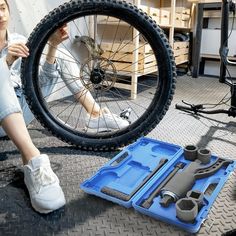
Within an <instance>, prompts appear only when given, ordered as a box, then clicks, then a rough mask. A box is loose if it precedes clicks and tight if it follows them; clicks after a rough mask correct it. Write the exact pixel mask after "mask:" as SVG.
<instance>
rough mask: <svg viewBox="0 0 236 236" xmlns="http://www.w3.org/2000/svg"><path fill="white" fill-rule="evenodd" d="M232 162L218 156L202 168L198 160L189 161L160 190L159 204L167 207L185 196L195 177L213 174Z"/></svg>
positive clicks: (200, 177)
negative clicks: (210, 163)
mask: <svg viewBox="0 0 236 236" xmlns="http://www.w3.org/2000/svg"><path fill="white" fill-rule="evenodd" d="M232 162H233V161H231V160H226V159H222V158H218V159H217V160H216V161H215V162H214V163H213V164H212V165H210V166H206V167H203V168H202V167H201V162H200V161H199V160H196V161H194V162H192V163H190V164H189V165H188V166H187V167H186V168H185V169H184V170H183V171H181V172H179V173H177V174H176V175H175V177H174V178H173V179H171V181H170V182H169V183H168V184H167V185H166V186H165V187H164V188H163V189H162V190H161V197H162V199H161V200H160V204H161V205H162V206H163V207H168V206H169V205H170V204H171V203H173V202H176V201H177V200H178V199H180V198H183V197H185V195H186V193H187V192H188V191H189V190H191V189H192V187H193V185H194V184H195V181H196V179H202V178H206V177H209V176H211V175H214V174H215V173H216V172H217V171H218V170H219V169H220V168H221V167H223V166H228V165H229V164H231V163H232Z"/></svg>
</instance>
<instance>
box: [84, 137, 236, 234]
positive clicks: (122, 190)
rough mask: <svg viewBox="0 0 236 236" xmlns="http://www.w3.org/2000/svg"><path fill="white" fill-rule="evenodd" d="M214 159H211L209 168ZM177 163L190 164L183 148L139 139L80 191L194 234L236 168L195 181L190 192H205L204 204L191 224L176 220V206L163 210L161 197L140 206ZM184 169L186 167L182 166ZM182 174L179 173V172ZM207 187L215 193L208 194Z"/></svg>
mask: <svg viewBox="0 0 236 236" xmlns="http://www.w3.org/2000/svg"><path fill="white" fill-rule="evenodd" d="M216 160H217V157H216V156H211V163H209V164H207V165H206V166H210V165H212V164H213V163H214V162H215V161H216ZM178 163H183V164H184V165H185V166H188V165H189V164H190V163H191V161H188V160H185V158H184V156H183V148H181V147H180V146H177V145H173V144H169V143H165V142H161V141H157V140H153V139H149V138H140V139H139V140H138V141H137V142H135V143H133V144H131V145H129V146H128V147H126V148H124V149H123V150H122V151H121V152H120V153H119V154H118V155H116V156H115V157H114V158H113V159H112V160H110V161H109V162H108V163H107V164H105V165H104V166H103V167H102V168H101V169H100V170H99V171H98V172H97V173H96V174H95V175H94V176H92V177H91V178H90V179H88V180H86V181H85V182H83V183H82V184H81V188H82V189H83V190H84V191H85V192H87V193H89V194H93V195H96V196H98V197H101V198H104V199H107V200H109V201H112V202H115V203H118V204H120V205H122V206H124V207H127V208H129V207H134V208H135V209H136V210H137V211H139V212H141V213H143V214H146V215H149V216H151V217H154V218H156V219H160V220H162V221H164V222H167V223H170V224H173V225H176V226H178V227H180V228H183V229H185V230H186V231H189V232H192V233H194V232H197V231H198V230H199V228H200V226H201V224H202V222H203V221H204V219H206V216H207V214H208V212H209V210H210V207H211V206H212V204H213V202H214V200H215V199H216V197H217V195H218V193H219V192H220V190H221V189H222V187H223V185H224V183H225V182H226V180H227V178H228V176H229V174H230V173H231V172H232V171H233V170H234V168H235V167H236V163H235V162H234V161H232V162H231V163H230V164H229V165H227V166H222V168H220V169H219V170H218V171H217V172H216V173H214V174H213V175H211V176H208V177H205V178H201V179H197V180H196V182H195V184H194V186H193V187H192V190H199V191H201V192H203V193H204V199H203V205H202V207H201V208H200V210H199V212H198V214H197V216H196V218H195V220H194V222H191V223H189V222H188V223H186V222H183V221H181V220H179V219H178V218H177V217H176V207H175V203H171V204H170V205H169V207H163V206H161V205H160V203H159V201H160V199H161V196H160V194H159V195H158V196H157V197H155V198H154V199H153V202H152V204H151V205H150V207H149V208H144V207H143V206H142V203H143V201H144V200H145V199H147V198H148V197H149V196H150V194H151V193H152V192H153V191H154V190H155V189H156V188H158V186H159V185H160V184H161V183H162V182H163V181H164V180H165V179H166V178H167V177H168V175H169V174H170V173H171V171H173V169H174V167H175V166H176V165H177V164H178ZM184 168H185V167H184ZM180 171H181V170H180ZM209 186H214V190H213V191H212V192H211V193H209V192H207V190H208V188H209Z"/></svg>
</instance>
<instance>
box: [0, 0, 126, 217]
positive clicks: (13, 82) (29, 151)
mask: <svg viewBox="0 0 236 236" xmlns="http://www.w3.org/2000/svg"><path fill="white" fill-rule="evenodd" d="M9 15H10V11H9V5H8V2H7V0H0V71H1V73H0V85H1V86H0V125H1V126H2V128H3V130H4V132H5V133H6V134H7V135H8V137H9V138H10V139H11V140H12V141H13V143H14V144H15V145H16V147H17V148H18V150H19V151H20V154H21V156H22V161H23V164H24V182H25V184H26V186H27V188H28V191H29V194H30V200H31V204H32V206H33V208H34V209H35V210H36V211H38V212H40V213H49V212H51V211H53V210H56V209H58V208H60V207H62V206H63V205H64V204H65V197H64V194H63V191H62V189H61V187H60V185H59V180H58V178H57V176H56V175H55V173H54V172H53V170H52V169H51V166H50V161H49V158H48V156H47V155H46V154H41V153H40V151H39V150H38V148H37V147H35V145H34V144H33V142H32V140H31V138H30V136H29V133H28V131H27V128H26V124H29V123H30V122H31V121H32V119H33V115H32V113H31V112H30V110H29V108H28V106H27V104H26V102H25V98H24V96H23V94H22V89H21V81H20V63H21V58H22V57H23V58H26V57H27V56H28V55H29V53H30V51H29V49H28V48H27V46H26V45H25V41H26V40H25V38H24V37H23V36H21V35H19V34H16V33H14V34H11V33H9V31H8V30H7V27H8V21H9ZM67 38H68V32H67V26H66V25H65V26H63V27H62V28H61V29H59V30H57V31H56V32H55V33H54V34H53V35H52V36H51V38H50V39H49V47H48V52H47V55H46V60H45V62H44V64H43V66H42V71H41V72H40V73H41V76H40V78H42V83H43V84H44V83H45V81H46V83H48V85H49V86H45V89H44V91H43V92H44V93H45V94H49V92H50V91H51V90H52V88H53V84H55V82H54V80H55V79H57V78H59V77H60V78H62V80H63V81H64V82H65V84H66V85H67V87H68V88H69V89H70V91H71V92H72V93H73V94H74V97H75V98H76V99H77V100H78V101H79V102H81V103H82V105H83V106H84V107H85V109H86V111H87V112H88V114H89V115H90V116H91V117H92V118H91V119H90V124H91V125H90V124H89V123H88V127H89V128H96V129H97V128H98V124H99V128H100V125H104V127H102V128H107V129H113V128H117V126H118V128H124V127H126V126H128V122H127V121H125V120H123V119H121V118H120V117H118V116H115V115H114V114H111V113H110V112H109V111H108V110H106V109H100V107H99V106H98V104H97V103H96V102H95V101H94V99H93V97H92V96H91V94H90V93H89V92H88V91H87V90H86V89H84V87H83V86H82V84H81V82H80V81H79V80H76V81H73V82H72V83H71V81H70V82H68V80H69V78H67V74H68V73H66V71H65V70H66V69H69V70H70V71H72V70H74V71H75V70H78V68H75V67H74V65H73V64H72V63H67V62H66V61H67V60H60V59H56V57H55V56H56V53H59V52H58V51H57V50H56V49H57V46H58V45H59V44H60V43H61V42H63V41H64V40H66V39H67ZM60 51H61V50H60ZM67 56H68V54H67V53H66V52H63V51H62V55H61V56H60V57H59V58H66V57H67ZM70 67H71V68H70ZM51 78H53V79H51ZM70 79H71V78H70ZM91 121H92V122H91ZM25 122H26V123H25ZM89 125H90V126H89ZM108 126H109V127H108ZM3 130H2V131H1V133H2V134H1V135H2V136H3V135H5V133H4V132H3Z"/></svg>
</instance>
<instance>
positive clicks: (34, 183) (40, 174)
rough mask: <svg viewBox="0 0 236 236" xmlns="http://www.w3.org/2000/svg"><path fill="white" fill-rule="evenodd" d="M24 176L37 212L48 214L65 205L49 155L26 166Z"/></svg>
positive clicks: (43, 155) (34, 159) (41, 156)
mask: <svg viewBox="0 0 236 236" xmlns="http://www.w3.org/2000/svg"><path fill="white" fill-rule="evenodd" d="M24 175H25V176H24V181H25V184H26V186H27V188H28V191H29V194H30V200H31V204H32V206H33V208H34V209H35V210H36V211H38V212H40V213H44V214H46V213H49V212H51V211H54V210H56V209H58V208H60V207H62V206H64V205H65V202H66V201H65V197H64V193H63V191H62V189H61V187H60V185H59V179H58V178H57V176H56V174H55V173H54V172H53V170H52V168H51V166H50V161H49V158H48V156H47V155H45V154H42V155H39V156H38V157H35V158H33V159H32V160H30V161H29V163H28V164H27V165H24Z"/></svg>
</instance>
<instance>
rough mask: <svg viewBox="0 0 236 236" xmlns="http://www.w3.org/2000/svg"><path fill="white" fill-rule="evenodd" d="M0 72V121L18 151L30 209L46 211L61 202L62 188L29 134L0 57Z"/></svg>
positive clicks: (4, 64) (6, 70) (5, 67)
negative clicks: (22, 164)
mask: <svg viewBox="0 0 236 236" xmlns="http://www.w3.org/2000/svg"><path fill="white" fill-rule="evenodd" d="M0 71H1V75H0V84H1V86H0V124H1V125H2V127H3V129H4V131H5V132H6V133H7V135H8V136H9V138H10V139H11V140H12V141H13V143H14V144H15V145H16V146H17V148H18V149H19V151H20V153H21V156H22V160H23V163H24V182H25V184H26V186H27V189H28V191H29V195H30V200H31V204H32V206H33V208H34V209H35V210H36V211H38V212H40V213H49V212H51V211H54V210H56V209H58V208H60V207H62V206H63V205H65V197H64V194H63V191H62V189H61V187H60V185H59V180H58V178H57V176H56V175H55V173H54V172H53V170H52V169H51V166H50V162H49V158H48V156H47V155H40V152H39V150H38V149H37V148H36V147H35V145H34V144H33V142H32V140H31V138H30V136H29V133H28V130H27V128H26V125H25V121H24V118H23V116H22V113H21V108H20V105H19V102H18V99H17V96H16V94H15V91H14V88H13V86H12V84H11V82H10V72H9V70H8V68H7V65H6V63H5V61H4V59H0Z"/></svg>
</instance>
